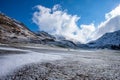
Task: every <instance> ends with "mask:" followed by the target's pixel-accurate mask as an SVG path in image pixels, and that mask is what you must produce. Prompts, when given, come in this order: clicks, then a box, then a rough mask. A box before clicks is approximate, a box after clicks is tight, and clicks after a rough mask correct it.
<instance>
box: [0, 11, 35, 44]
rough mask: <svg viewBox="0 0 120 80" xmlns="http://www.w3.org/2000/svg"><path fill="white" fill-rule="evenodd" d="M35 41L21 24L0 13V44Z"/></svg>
mask: <svg viewBox="0 0 120 80" xmlns="http://www.w3.org/2000/svg"><path fill="white" fill-rule="evenodd" d="M31 39H37V36H36V35H35V34H34V33H33V32H31V31H30V30H29V29H28V28H27V27H26V26H25V25H24V24H23V23H21V22H18V21H16V20H14V19H12V18H10V17H8V16H6V15H4V14H2V13H0V42H2V43H6V42H7V43H8V42H21V41H24V42H25V41H30V40H31Z"/></svg>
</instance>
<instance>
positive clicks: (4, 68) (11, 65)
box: [0, 47, 62, 76]
mask: <svg viewBox="0 0 120 80" xmlns="http://www.w3.org/2000/svg"><path fill="white" fill-rule="evenodd" d="M0 50H12V51H26V52H27V54H11V55H4V56H0V76H5V75H6V74H8V73H9V72H12V71H13V70H14V69H16V68H18V67H20V66H22V65H26V64H29V63H37V62H42V61H51V60H58V59H62V57H61V56H59V55H52V54H43V53H38V52H33V51H28V50H22V49H16V48H8V47H0Z"/></svg>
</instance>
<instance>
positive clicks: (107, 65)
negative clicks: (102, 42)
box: [0, 47, 120, 80]
mask: <svg viewBox="0 0 120 80" xmlns="http://www.w3.org/2000/svg"><path fill="white" fill-rule="evenodd" d="M23 49H24V50H32V52H35V53H34V55H32V56H29V57H31V58H32V59H33V58H36V57H37V58H36V60H39V59H40V61H38V62H33V63H30V64H29V63H26V64H24V65H22V66H21V67H19V68H17V69H15V70H14V71H13V72H11V73H10V74H7V75H6V76H4V77H0V80H119V79H120V62H119V61H120V51H113V50H69V51H67V50H58V49H52V50H50V49H46V47H45V48H40V47H39V48H30V47H29V48H27V47H26V48H23ZM42 53H44V54H42ZM30 54H31V53H29V54H23V56H26V55H30ZM35 55H37V56H36V57H35ZM39 55H41V56H42V55H49V58H46V56H44V57H40V56H39ZM54 56H55V57H54ZM59 56H61V58H60V59H59V58H56V57H59ZM0 57H1V58H2V57H3V56H0ZM7 58H8V59H7ZM21 58H22V56H21ZM54 58H55V59H54ZM4 59H5V61H6V62H7V64H9V62H10V60H12V59H11V58H9V56H8V57H6V58H4V57H3V58H2V60H4ZM13 59H14V57H13ZM22 59H23V58H22ZM28 59H29V58H27V56H26V57H25V59H24V62H26V61H28ZM42 59H43V60H42ZM52 59H53V60H54V61H51V60H52ZM7 60H9V61H7ZM17 60H19V58H17V59H16V61H17ZM33 60H35V59H33ZM41 60H42V62H41ZM0 61H1V60H0ZM3 65H4V64H3ZM16 65H19V64H16ZM6 69H7V68H6ZM8 69H9V68H8ZM1 71H2V70H1Z"/></svg>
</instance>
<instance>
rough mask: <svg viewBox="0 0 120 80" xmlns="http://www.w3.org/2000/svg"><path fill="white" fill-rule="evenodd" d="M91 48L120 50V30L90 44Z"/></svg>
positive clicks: (106, 34)
mask: <svg viewBox="0 0 120 80" xmlns="http://www.w3.org/2000/svg"><path fill="white" fill-rule="evenodd" d="M88 46H89V47H91V48H109V49H120V30H118V31H115V32H110V33H105V34H104V35H103V36H102V37H100V38H99V39H97V40H95V41H91V42H89V43H88Z"/></svg>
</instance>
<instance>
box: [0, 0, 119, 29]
mask: <svg viewBox="0 0 120 80" xmlns="http://www.w3.org/2000/svg"><path fill="white" fill-rule="evenodd" d="M56 4H59V5H60V6H61V11H64V10H66V13H67V14H69V15H71V16H74V15H77V17H80V19H79V20H77V22H76V25H82V24H86V25H89V24H91V23H93V24H94V26H98V25H99V24H100V23H101V22H102V21H105V14H106V13H108V12H110V11H111V10H113V9H114V8H116V7H117V6H118V5H119V4H120V0H0V11H1V12H2V13H5V14H6V15H8V16H10V17H12V18H15V19H16V20H19V21H21V22H23V23H24V24H25V25H27V27H28V28H29V29H31V30H32V31H38V30H39V28H40V26H39V27H38V24H37V25H36V24H35V23H33V20H32V18H33V14H34V12H36V11H37V9H36V8H34V7H35V6H37V5H40V6H43V7H45V8H49V9H51V8H53V7H54V6H55V5H56ZM78 27H80V26H78Z"/></svg>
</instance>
